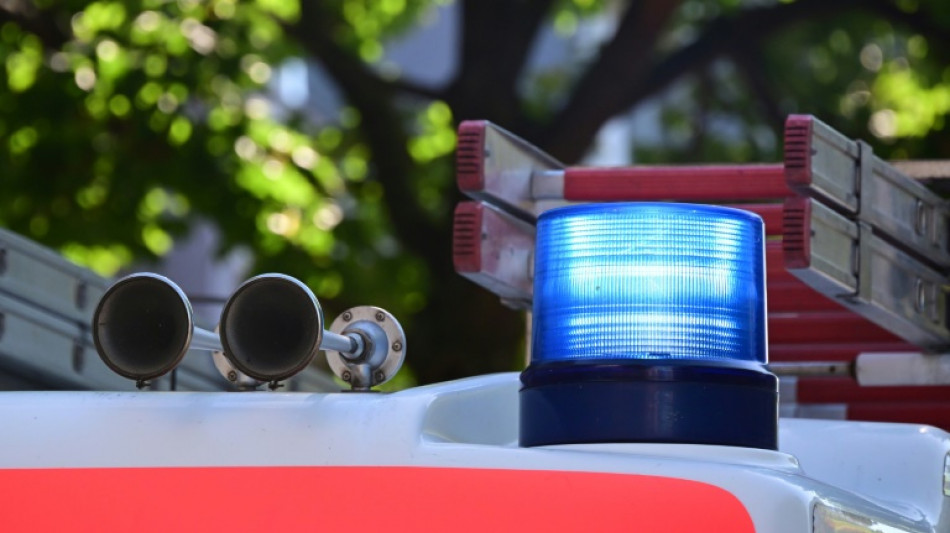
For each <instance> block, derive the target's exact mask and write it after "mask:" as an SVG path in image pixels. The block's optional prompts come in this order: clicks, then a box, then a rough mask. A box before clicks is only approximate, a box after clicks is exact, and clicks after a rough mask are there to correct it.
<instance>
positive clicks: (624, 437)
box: [519, 360, 778, 450]
mask: <svg viewBox="0 0 950 533" xmlns="http://www.w3.org/2000/svg"><path fill="white" fill-rule="evenodd" d="M521 382H522V384H523V387H522V389H521V392H520V402H521V413H520V417H521V421H520V439H519V440H520V445H521V446H525V447H530V446H544V445H550V444H580V443H607V442H611V443H613V442H651V443H680V444H714V445H723V446H744V447H749V448H762V449H767V450H775V449H777V448H778V378H776V377H775V376H774V375H772V374H770V373H768V372H767V371H765V369H764V368H762V369H761V370H760V369H758V368H748V367H742V368H736V367H733V366H704V365H697V364H696V363H695V362H692V361H690V362H683V363H680V362H668V361H662V362H658V361H656V360H638V361H630V362H609V363H608V362H600V363H598V362H594V361H585V362H583V363H576V362H555V363H542V364H536V365H531V366H530V367H528V369H526V370H525V371H524V372H523V373H522V374H521Z"/></svg>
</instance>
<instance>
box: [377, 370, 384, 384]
mask: <svg viewBox="0 0 950 533" xmlns="http://www.w3.org/2000/svg"><path fill="white" fill-rule="evenodd" d="M375 377H376V383H382V382H383V381H386V374H383V371H382V370H377V371H376V376H375Z"/></svg>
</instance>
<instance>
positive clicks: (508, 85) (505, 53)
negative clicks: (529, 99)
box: [446, 0, 553, 125]
mask: <svg viewBox="0 0 950 533" xmlns="http://www.w3.org/2000/svg"><path fill="white" fill-rule="evenodd" d="M552 4H553V0H518V1H512V0H464V1H463V2H462V17H463V27H462V45H461V50H460V52H459V56H460V57H459V64H460V65H461V67H460V70H459V72H458V74H457V75H456V77H455V79H454V80H453V82H452V84H451V85H450V86H449V88H448V90H447V91H446V101H447V102H448V104H449V105H450V106H451V107H452V109H453V110H455V114H456V118H457V119H458V120H467V119H489V120H493V121H495V122H498V123H502V124H507V125H511V124H513V123H515V122H516V121H520V120H521V119H522V118H523V117H522V115H521V112H522V110H521V105H520V102H519V99H518V79H519V76H520V74H521V72H522V71H523V70H524V67H525V63H526V62H527V60H528V55H529V54H530V52H531V49H532V47H533V45H534V42H535V40H536V36H537V33H538V30H539V29H540V27H541V23H542V22H543V21H544V18H545V16H546V15H547V14H548V12H549V11H550V9H551V5H552Z"/></svg>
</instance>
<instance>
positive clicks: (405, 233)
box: [287, 2, 447, 257]
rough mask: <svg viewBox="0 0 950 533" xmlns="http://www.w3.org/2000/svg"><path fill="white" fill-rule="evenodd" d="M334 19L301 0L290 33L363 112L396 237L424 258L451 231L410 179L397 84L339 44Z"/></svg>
mask: <svg viewBox="0 0 950 533" xmlns="http://www.w3.org/2000/svg"><path fill="white" fill-rule="evenodd" d="M333 22H334V17H333V14H332V13H329V12H327V11H326V10H325V9H323V8H321V7H319V6H318V5H317V2H302V3H301V17H300V21H299V22H298V23H297V24H296V25H293V26H288V27H287V31H288V32H289V33H290V34H291V35H293V36H294V37H295V38H296V39H297V40H298V41H299V42H300V44H301V45H302V46H303V47H304V48H306V49H307V50H308V51H309V52H310V53H311V54H312V55H313V56H314V57H315V58H317V59H319V60H320V61H321V62H322V63H323V66H324V67H325V68H326V69H327V71H328V72H329V73H330V75H331V76H332V78H333V79H334V81H335V82H336V83H337V84H338V85H339V87H340V89H341V90H342V92H343V94H344V95H345V98H346V100H347V101H348V102H349V103H350V104H351V105H353V106H354V107H356V108H357V109H358V110H359V111H360V115H361V117H362V118H361V120H362V123H361V128H360V130H361V131H362V133H363V136H364V140H365V141H366V144H367V146H368V147H369V149H370V152H371V153H372V164H373V167H374V168H375V170H376V175H377V178H378V179H379V182H380V183H381V184H382V185H383V188H384V190H385V196H386V199H387V205H388V206H390V209H389V215H390V220H391V221H392V223H393V227H394V230H395V233H396V236H397V237H398V239H399V241H400V242H401V243H402V244H403V245H404V246H406V247H407V248H409V249H410V250H412V251H413V252H414V253H417V254H419V255H421V256H423V257H426V256H427V254H426V253H425V252H426V251H427V250H429V249H431V243H432V242H433V240H434V239H439V238H442V234H446V235H447V230H445V229H444V228H440V227H438V226H437V225H435V224H433V223H432V221H431V220H430V219H429V217H428V216H426V214H425V212H424V211H423V210H422V208H421V207H420V206H419V203H418V201H417V200H416V198H415V195H414V194H413V187H412V186H411V184H410V183H409V180H408V178H409V177H410V176H411V175H412V170H413V168H414V165H415V164H414V162H413V161H412V158H411V157H410V156H409V153H408V151H407V148H406V146H407V142H408V134H407V132H406V130H405V127H404V125H403V121H402V117H401V116H400V115H399V113H398V111H397V110H396V108H395V105H396V102H395V100H396V98H395V96H396V93H397V92H398V89H399V86H397V85H395V84H392V83H390V82H387V81H385V80H382V79H381V78H379V76H377V75H376V74H375V73H374V72H372V71H371V70H370V69H369V68H368V67H367V66H366V65H365V64H364V63H363V62H362V61H361V60H360V59H359V57H356V56H355V55H354V54H352V53H351V52H349V51H347V50H345V49H344V48H342V47H341V46H339V45H338V44H337V43H336V42H335V41H334V40H333V39H332V37H331V36H332V35H333V34H334V31H335V30H336V28H335V27H334V23H333ZM337 23H339V22H338V21H337Z"/></svg>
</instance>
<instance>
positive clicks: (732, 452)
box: [0, 374, 950, 533]
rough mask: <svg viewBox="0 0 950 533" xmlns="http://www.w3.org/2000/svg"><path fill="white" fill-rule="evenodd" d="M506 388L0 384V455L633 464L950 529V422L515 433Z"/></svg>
mask: <svg viewBox="0 0 950 533" xmlns="http://www.w3.org/2000/svg"><path fill="white" fill-rule="evenodd" d="M518 388H519V383H518V378H517V375H516V374H499V375H491V376H484V377H478V378H471V379H466V380H461V381H455V382H450V383H445V384H439V385H433V386H427V387H419V388H416V389H412V390H408V391H403V392H399V393H395V394H378V393H331V394H326V393H316V394H315V393H263V392H260V393H214V392H208V393H190V392H150V393H149V392H145V393H137V392H136V393H110V392H7V393H0V421H2V423H3V426H4V428H6V429H5V431H4V436H3V438H2V440H0V468H72V467H143V466H145V467H163V466H305V465H341V466H360V465H361V466H375V465H379V466H383V465H385V466H398V465H406V466H441V467H464V468H502V469H517V470H564V471H590V472H615V473H631V474H632V473H636V474H645V475H654V476H664V477H674V478H682V479H690V480H696V481H702V482H705V483H709V484H712V485H716V486H719V487H722V488H724V489H725V490H727V491H729V492H731V493H732V494H734V495H735V496H736V497H737V498H738V499H739V500H740V501H741V502H742V503H743V504H744V505H745V507H746V508H747V510H748V511H749V513H750V515H751V517H752V519H753V521H754V523H755V526H756V529H757V531H760V532H767V533H784V532H788V533H792V532H795V533H802V532H811V531H812V519H813V518H812V513H813V510H814V508H815V505H816V504H817V503H818V502H830V503H831V504H833V505H836V506H840V507H843V508H845V509H848V510H849V511H850V512H853V513H857V514H858V515H860V516H863V517H868V518H870V519H873V520H876V521H878V522H880V523H884V524H890V527H892V528H897V529H891V530H893V531H920V532H929V531H947V530H950V507H948V504H947V496H946V495H945V493H944V483H945V479H944V475H945V474H944V469H945V462H946V458H947V454H948V452H950V436H948V434H946V433H944V432H943V431H941V430H937V429H934V428H931V427H927V426H914V425H902V424H878V423H862V422H844V421H816V420H783V421H782V423H781V432H780V443H781V444H780V447H781V450H780V451H777V452H773V451H767V450H755V449H745V448H729V447H721V446H701V445H665V444H598V445H570V446H549V447H542V448H519V447H518V446H517V438H518V423H517V422H518V397H517V391H518ZM624 407H625V406H619V408H624ZM871 531H873V530H871ZM880 531H888V530H887V529H880Z"/></svg>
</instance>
